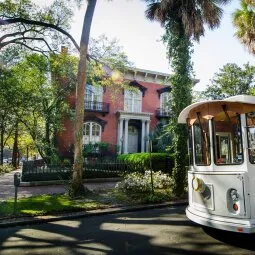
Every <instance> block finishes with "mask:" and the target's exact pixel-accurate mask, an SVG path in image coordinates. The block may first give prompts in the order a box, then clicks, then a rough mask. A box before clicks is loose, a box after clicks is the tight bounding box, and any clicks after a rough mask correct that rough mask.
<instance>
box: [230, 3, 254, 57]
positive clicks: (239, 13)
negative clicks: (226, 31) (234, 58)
mask: <svg viewBox="0 0 255 255" xmlns="http://www.w3.org/2000/svg"><path fill="white" fill-rule="evenodd" d="M240 2H241V8H240V9H237V10H235V12H234V13H233V24H234V26H235V27H236V29H237V31H236V33H235V35H236V37H237V38H238V39H239V40H240V42H241V43H242V44H243V45H244V46H245V47H247V48H248V49H249V51H250V52H251V53H253V54H255V23H254V20H255V1H254V0H241V1H240Z"/></svg>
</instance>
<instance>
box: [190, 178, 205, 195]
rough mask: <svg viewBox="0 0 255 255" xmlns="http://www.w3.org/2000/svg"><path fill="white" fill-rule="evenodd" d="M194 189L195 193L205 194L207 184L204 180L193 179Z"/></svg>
mask: <svg viewBox="0 0 255 255" xmlns="http://www.w3.org/2000/svg"><path fill="white" fill-rule="evenodd" d="M192 188H193V190H194V191H198V192H200V193H203V192H204V190H205V184H204V182H203V180H201V179H199V178H196V177H194V178H193V179H192Z"/></svg>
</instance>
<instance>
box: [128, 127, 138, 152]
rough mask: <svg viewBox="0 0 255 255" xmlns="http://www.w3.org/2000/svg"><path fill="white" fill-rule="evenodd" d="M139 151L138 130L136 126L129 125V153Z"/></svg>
mask: <svg viewBox="0 0 255 255" xmlns="http://www.w3.org/2000/svg"><path fill="white" fill-rule="evenodd" d="M137 151H138V130H137V128H136V127H134V126H129V127H128V153H136V152H137Z"/></svg>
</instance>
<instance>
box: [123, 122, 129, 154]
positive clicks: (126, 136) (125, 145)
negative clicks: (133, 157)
mask: <svg viewBox="0 0 255 255" xmlns="http://www.w3.org/2000/svg"><path fill="white" fill-rule="evenodd" d="M128 121H129V119H125V138H124V142H125V143H124V153H128Z"/></svg>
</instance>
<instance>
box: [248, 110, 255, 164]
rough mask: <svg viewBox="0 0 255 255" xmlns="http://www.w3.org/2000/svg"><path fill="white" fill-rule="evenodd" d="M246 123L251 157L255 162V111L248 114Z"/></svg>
mask: <svg viewBox="0 0 255 255" xmlns="http://www.w3.org/2000/svg"><path fill="white" fill-rule="evenodd" d="M246 125H247V135H248V148H249V150H248V151H249V159H250V162H251V163H252V164H255V112H250V113H247V114H246Z"/></svg>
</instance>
